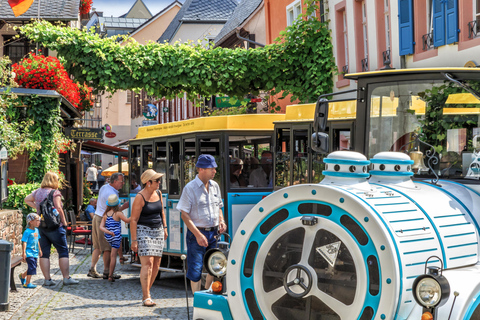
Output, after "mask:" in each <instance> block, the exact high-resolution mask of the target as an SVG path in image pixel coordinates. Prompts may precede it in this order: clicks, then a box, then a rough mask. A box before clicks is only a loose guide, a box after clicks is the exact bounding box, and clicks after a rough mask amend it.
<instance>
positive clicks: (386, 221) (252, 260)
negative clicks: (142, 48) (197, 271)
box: [194, 151, 480, 320]
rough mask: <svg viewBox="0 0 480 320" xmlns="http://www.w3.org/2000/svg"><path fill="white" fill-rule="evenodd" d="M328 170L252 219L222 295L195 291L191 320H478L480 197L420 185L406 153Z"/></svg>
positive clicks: (454, 187) (331, 159) (355, 157)
mask: <svg viewBox="0 0 480 320" xmlns="http://www.w3.org/2000/svg"><path fill="white" fill-rule="evenodd" d="M324 162H325V164H326V169H325V171H324V172H323V174H324V175H325V179H324V180H323V181H322V182H321V183H320V184H307V185H299V186H292V187H287V188H284V189H281V190H279V191H277V192H275V193H273V194H272V195H270V196H268V197H267V198H265V199H263V200H262V201H261V202H259V203H258V204H257V205H256V206H255V207H254V208H253V209H252V210H251V211H250V212H249V214H248V215H247V216H246V218H245V219H244V220H243V222H242V223H241V225H240V227H239V228H238V230H237V233H236V234H235V237H234V240H233V242H232V244H231V247H230V250H229V253H228V258H227V259H228V261H227V273H226V279H225V285H226V286H225V287H226V288H225V290H224V293H223V294H214V293H211V292H209V291H204V292H197V293H195V299H194V319H222V318H223V319H279V320H280V319H288V320H294V319H302V320H303V319H328V320H337V319H338V320H340V319H341V320H351V319H361V320H370V319H419V320H420V319H423V318H422V315H427V314H426V312H429V313H430V314H432V316H433V319H438V320H440V319H442V320H443V319H445V320H447V319H452V320H455V319H480V310H479V309H480V307H479V304H480V299H479V295H480V283H479V281H478V280H477V279H479V278H480V277H479V276H480V275H479V273H480V265H479V264H478V253H479V251H478V250H479V248H478V236H479V234H478V230H479V229H478V225H479V221H478V216H479V215H478V212H479V206H480V193H479V192H478V191H477V190H475V189H473V188H472V187H468V186H467V185H461V184H457V183H454V182H447V181H442V180H441V181H439V183H437V184H432V183H429V182H418V181H417V182H414V181H412V179H411V176H412V175H413V173H412V169H411V165H412V164H413V161H411V160H410V158H409V157H408V156H407V155H405V154H402V153H396V152H381V153H379V154H377V155H375V156H374V157H373V158H372V159H371V160H367V158H366V157H365V156H363V155H362V154H360V153H356V152H350V151H338V152H333V153H331V154H330V155H329V156H328V157H327V158H325V160H324ZM368 169H370V170H369V171H368Z"/></svg>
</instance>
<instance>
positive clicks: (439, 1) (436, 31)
mask: <svg viewBox="0 0 480 320" xmlns="http://www.w3.org/2000/svg"><path fill="white" fill-rule="evenodd" d="M433 45H434V46H435V47H440V46H443V45H445V5H444V3H443V0H433Z"/></svg>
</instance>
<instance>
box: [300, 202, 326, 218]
mask: <svg viewBox="0 0 480 320" xmlns="http://www.w3.org/2000/svg"><path fill="white" fill-rule="evenodd" d="M298 212H299V213H301V214H315V215H319V216H325V217H328V216H329V215H331V214H332V208H331V207H330V206H327V205H325V204H321V203H313V202H306V203H301V204H299V205H298Z"/></svg>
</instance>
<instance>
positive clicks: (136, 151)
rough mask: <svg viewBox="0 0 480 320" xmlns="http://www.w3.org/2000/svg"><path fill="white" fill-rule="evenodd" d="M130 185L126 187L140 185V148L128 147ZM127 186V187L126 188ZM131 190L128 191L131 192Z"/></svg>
mask: <svg viewBox="0 0 480 320" xmlns="http://www.w3.org/2000/svg"><path fill="white" fill-rule="evenodd" d="M130 152H131V153H130V170H131V173H130V183H129V184H128V185H133V184H134V182H133V181H134V180H135V183H137V184H140V176H141V172H140V164H141V163H140V146H131V147H130ZM128 185H127V186H128ZM132 191H133V190H130V192H132Z"/></svg>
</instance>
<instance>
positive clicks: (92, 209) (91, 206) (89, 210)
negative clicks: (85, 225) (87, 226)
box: [85, 198, 97, 221]
mask: <svg viewBox="0 0 480 320" xmlns="http://www.w3.org/2000/svg"><path fill="white" fill-rule="evenodd" d="M96 206H97V199H96V198H91V199H90V202H89V203H88V206H87V208H86V209H85V217H86V218H87V221H92V220H93V215H94V214H95V207H96Z"/></svg>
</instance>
